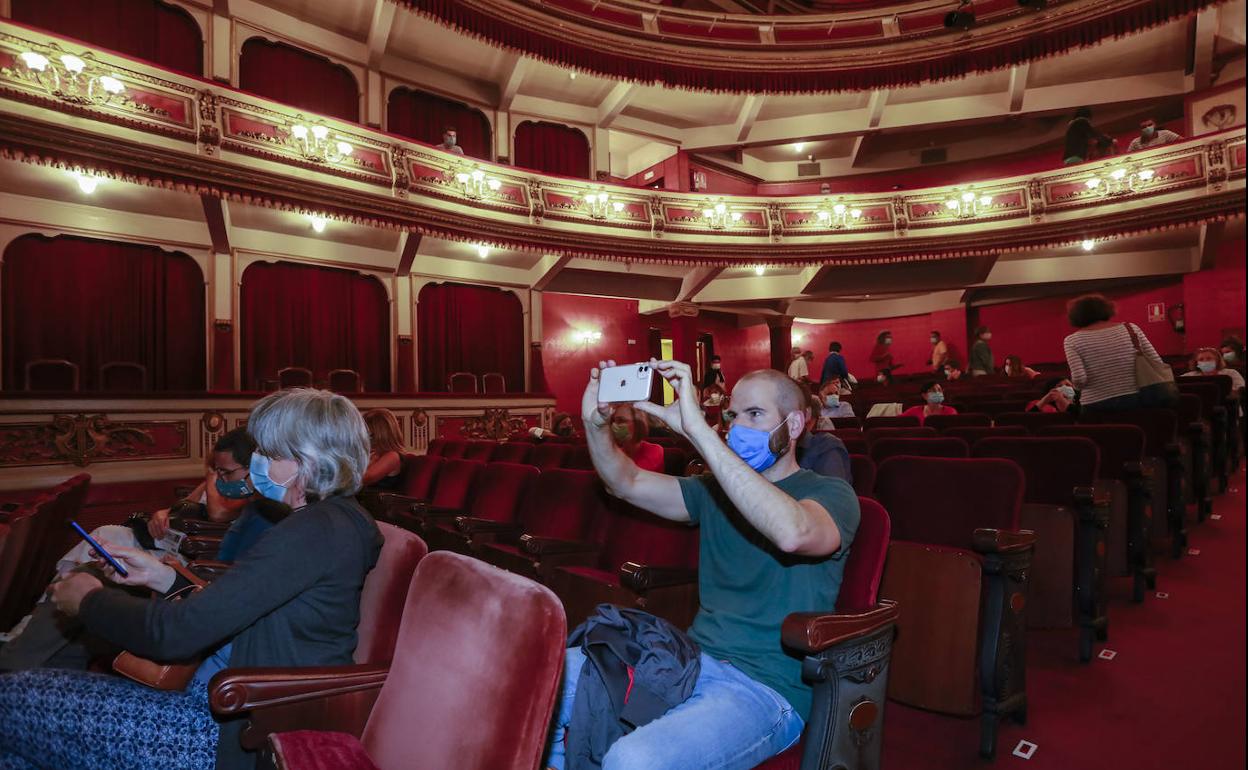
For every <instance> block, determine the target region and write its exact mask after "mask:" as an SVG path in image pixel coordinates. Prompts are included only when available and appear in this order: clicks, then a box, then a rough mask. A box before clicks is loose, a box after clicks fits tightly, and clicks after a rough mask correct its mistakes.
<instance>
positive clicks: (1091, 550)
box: [973, 436, 1109, 663]
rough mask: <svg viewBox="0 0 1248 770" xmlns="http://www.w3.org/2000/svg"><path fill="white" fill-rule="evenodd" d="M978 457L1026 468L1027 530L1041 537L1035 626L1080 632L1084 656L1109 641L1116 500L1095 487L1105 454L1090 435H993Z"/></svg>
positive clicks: (1034, 585)
mask: <svg viewBox="0 0 1248 770" xmlns="http://www.w3.org/2000/svg"><path fill="white" fill-rule="evenodd" d="M973 451H974V454H975V456H976V457H997V458H1002V459H1006V460H1012V461H1014V462H1015V463H1017V464H1018V466H1019V467H1020V468H1022V469H1023V473H1024V475H1025V476H1026V479H1027V483H1026V487H1025V491H1024V493H1023V503H1024V505H1023V509H1022V513H1021V519H1022V526H1023V527H1025V528H1027V529H1029V530H1032V531H1033V532H1035V533H1036V551H1035V555H1034V556H1033V558H1032V566H1031V571H1032V574H1031V593H1030V596H1029V608H1028V616H1027V617H1028V621H1029V622H1030V625H1031V626H1032V627H1033V628H1069V627H1070V626H1072V625H1077V626H1078V628H1079V631H1080V633H1079V658H1080V660H1082V661H1083V662H1085V663H1086V662H1087V661H1089V660H1091V659H1092V646H1093V643H1094V641H1095V638H1096V637H1098V636H1099V637H1101V638H1104V636H1105V634H1106V629H1107V627H1108V617H1107V615H1106V613H1105V554H1106V542H1105V537H1106V530H1107V528H1108V526H1109V498H1108V496H1107V495H1104V494H1101V495H1098V494H1097V493H1096V492H1095V490H1094V487H1093V485H1094V483H1095V482H1096V478H1097V474H1098V472H1099V468H1100V462H1101V457H1100V451H1099V450H1098V449H1097V447H1096V444H1095V443H1093V442H1092V441H1090V440H1088V439H1086V438H1080V437H1073V436H1065V437H1049V438H1039V437H1034V436H1028V437H1023V438H986V439H982V440H980V441H979V442H978V443H976V444H975V447H974V450H973Z"/></svg>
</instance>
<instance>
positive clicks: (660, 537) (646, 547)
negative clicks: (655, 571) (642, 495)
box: [598, 497, 698, 572]
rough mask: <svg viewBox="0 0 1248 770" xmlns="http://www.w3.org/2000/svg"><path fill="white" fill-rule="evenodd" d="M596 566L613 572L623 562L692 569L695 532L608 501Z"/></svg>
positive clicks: (622, 504) (696, 555)
mask: <svg viewBox="0 0 1248 770" xmlns="http://www.w3.org/2000/svg"><path fill="white" fill-rule="evenodd" d="M607 511H608V513H609V516H608V522H609V523H608V525H607V532H606V533H605V534H606V537H605V539H604V540H603V543H602V551H601V556H600V557H599V560H598V566H599V567H601V568H602V569H604V570H606V571H608V572H615V571H617V570H619V568H620V567H621V566H622V565H623V564H624V562H626V561H631V562H636V563H637V564H644V565H647V566H652V567H696V566H697V564H698V530H697V528H696V527H690V526H688V525H686V524H681V523H678V522H674V521H668V520H667V519H663V518H660V517H658V516H655V515H654V514H652V513H649V512H647V511H643V510H641V509H640V508H637V507H636V506H633V505H629V504H628V503H626V502H624V501H623V500H620V499H619V498H616V497H612V498H610V499H609V500H608V501H607Z"/></svg>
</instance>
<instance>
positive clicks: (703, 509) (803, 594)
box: [546, 361, 859, 770]
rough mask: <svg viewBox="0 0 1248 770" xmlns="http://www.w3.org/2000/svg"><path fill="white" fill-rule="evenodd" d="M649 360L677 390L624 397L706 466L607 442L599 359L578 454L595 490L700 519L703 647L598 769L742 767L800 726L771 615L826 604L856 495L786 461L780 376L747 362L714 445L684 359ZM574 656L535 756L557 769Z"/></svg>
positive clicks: (789, 425) (832, 597) (800, 708)
mask: <svg viewBox="0 0 1248 770" xmlns="http://www.w3.org/2000/svg"><path fill="white" fill-rule="evenodd" d="M650 363H651V366H653V367H654V368H655V370H656V371H657V372H658V373H659V374H660V375H662V376H663V378H664V379H666V380H667V381H668V383H670V384H671V386H672V387H673V388H674V389H675V391H676V401H675V402H674V403H672V404H670V405H668V406H667V407H660V406H658V405H656V404H652V403H649V402H638V403H636V404H634V407H635V408H637V409H640V410H642V411H644V412H646V413H647V414H648V415H649V416H651V417H652V418H655V419H657V420H660V421H661V422H662V423H664V424H666V425H667V426H668V427H669V428H670V429H671V430H672V432H674V433H676V434H679V435H681V436H684V437H685V438H687V439H688V440H689V441H690V442H691V443H692V444H693V446H694V448H695V449H696V450H697V451H698V452H699V453H700V454H701V456H702V457H703V459H704V460H705V462H706V467H707V469H708V471H709V473H705V474H702V475H700V476H691V477H684V478H678V477H675V476H665V475H662V474H658V473H651V472H648V471H643V470H641V469H640V468H638V467H637V466H636V464H635V463H633V462H632V461H631V460H629V459H628V457H627V456H625V455H624V453H623V452H621V451H619V449H618V448H617V447H616V446H615V443H614V442H613V441H612V440H611V433H610V430H609V424H610V423H609V419H610V413H611V407H610V405H609V404H603V403H599V401H598V371H599V370H598V369H594V370H593V371H592V372H591V373H590V379H589V385H588V387H586V389H585V394H584V396H583V400H582V407H581V408H582V414H583V417H584V424H585V430H586V438H587V439H588V443H589V449H590V456H591V457H592V458H593V462H594V467H595V468H596V469H597V471H598V475H599V476H601V477H602V480H603V482H604V484H605V485H606V488H607V490H608V491H609V492H610V493H611V494H613V495H615V496H616V497H619V498H621V499H623V500H625V501H627V502H629V503H632V504H633V505H636V506H638V507H639V508H642V509H644V510H647V511H650V512H652V513H654V514H656V515H658V516H661V517H663V518H666V519H670V520H672V521H682V522H691V523H692V524H694V525H698V526H699V527H700V532H699V549H700V550H699V566H698V589H699V600H700V604H701V608H700V610H699V611H698V614H697V617H696V618H695V620H694V622H693V627H692V628H691V630H690V636H691V637H692V638H693V640H695V641H696V642H697V643H698V644H699V645H700V647H701V655H700V657H699V663H700V672H699V674H698V676H697V679H696V682H695V685H694V688H693V694H692V696H691V697H690V698H688V699H687V700H686V701H684V702H683V703H681V704H679V705H677V706H675V707H673V708H671V709H670V710H669V711H667V712H666V713H665V714H663V716H661V717H659V718H657V719H655V720H654V721H652V722H649V723H648V724H646V725H644V726H642V727H640V728H638V729H637V730H635V731H633V732H631V733H629V734H627V735H625V736H623V737H622V738H620V739H619V740H617V741H616V742H615V743H614V744H613V745H612V746H611V747H610V749H609V750H607V752H606V754H605V756H604V757H603V758H602V766H603V767H604V768H609V769H610V770H656V769H657V768H663V769H664V770H679V769H681V768H707V767H714V768H717V770H750V769H751V768H753V767H754V766H755V765H757V764H759V763H760V762H762V761H763V760H765V759H767V758H768V757H771V756H773V755H775V754H778V753H780V752H781V751H783V750H784V749H786V748H788V747H789V746H791V745H792V744H794V743H795V742H797V740H798V738H799V737H800V735H801V732H802V728H803V726H804V720H805V719H806V718H807V716H808V712H809V711H810V704H811V694H810V688H809V687H808V686H807V685H805V684H804V683H803V682H802V674H801V669H802V664H801V660H800V659H799V658H797V657H794V656H790V655H788V654H786V653H785V652H784V650H783V649H782V648H781V645H780V626H781V624H782V622H783V621H784V618H785V617H786V616H787V615H788V614H789V613H792V612H802V611H813V610H817V609H820V608H829V607H835V606H836V597H837V593H838V592H839V589H840V584H841V577H842V572H843V571H844V567H845V554H846V553H847V552H848V550H849V547H850V544H851V543H852V542H853V537H854V533H855V532H856V531H857V528H858V520H859V510H858V498H857V497H856V496H855V494H854V491H853V489H852V488H851V487H850V486H849V485H848V484H846V483H845V482H844V481H841V480H840V479H832V478H826V477H824V476H820V475H818V474H816V473H813V472H811V471H805V470H801V469H800V468H799V467H798V464H797V458H796V456H795V455H796V452H795V445H796V439H797V438H798V437H799V436H801V434H802V431H803V430H804V429H805V422H806V413H805V410H806V403H807V396H806V394H805V393H804V392H803V389H802V387H801V386H800V385H798V384H797V383H796V382H794V381H793V380H791V379H789V378H788V377H786V376H785V375H784V373H781V372H777V371H773V370H770V369H763V370H758V371H754V372H750V373H749V374H747V375H745V376H744V377H742V378H741V379H740V380H739V381H738V382H737V383H736V386H735V387H734V388H733V390H732V403H733V414H732V429H731V432H730V433H729V436H728V441H727V443H725V442H724V441H722V440H721V439H720V437H719V436H718V435H716V434H715V432H714V431H713V430H711V428H710V427H709V426H708V425H707V424H706V421H705V420H704V419H703V417H702V411H701V409H700V408H699V405H698V399H697V390H698V388H697V386H698V383H697V382H696V381H695V380H694V377H693V373H692V372H691V371H690V369H689V367H688V365H686V364H683V363H680V362H678V361H651V362H650ZM612 365H614V362H611V361H605V362H601V363H600V364H599V366H600V367H605V366H612ZM584 662H585V656H584V654H583V653H582V652H581V649H580V647H572V648H569V649H568V650H567V657H566V662H565V668H564V681H563V688H562V693H561V696H560V698H559V700H558V702H557V703H556V707H555V719H554V725H553V729H552V730H551V734H550V738H549V742H548V752H549V754H548V761H547V763H546V764H547V766H549V767H553V768H556V769H557V770H563V768H564V767H565V756H564V751H565V742H564V736H565V733H566V729H567V725H568V723H569V721H570V720H571V714H572V705H573V702H574V701H575V698H576V690H577V680H578V678H579V674H580V671H581V667H582V665H583V664H584Z"/></svg>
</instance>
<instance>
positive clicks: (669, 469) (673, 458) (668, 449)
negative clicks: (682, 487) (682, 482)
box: [663, 446, 689, 476]
mask: <svg viewBox="0 0 1248 770" xmlns="http://www.w3.org/2000/svg"><path fill="white" fill-rule="evenodd" d="M688 465H689V455H687V454H685V450H683V449H681V448H680V447H674V446H665V447H663V472H664V473H666V474H667V475H669V476H683V475H684V473H685V467H686V466H688Z"/></svg>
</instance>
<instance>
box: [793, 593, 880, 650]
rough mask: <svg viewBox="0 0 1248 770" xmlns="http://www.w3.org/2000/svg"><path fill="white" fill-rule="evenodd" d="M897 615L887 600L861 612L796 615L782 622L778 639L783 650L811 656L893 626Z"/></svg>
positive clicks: (801, 613) (803, 613) (802, 613)
mask: <svg viewBox="0 0 1248 770" xmlns="http://www.w3.org/2000/svg"><path fill="white" fill-rule="evenodd" d="M899 614H900V612H899V610H898V608H897V602H894V601H890V600H888V599H884V600H881V601H880V604H879V605H878V606H876V607H873V608H872V609H869V610H866V611H864V612H844V613H842V612H795V613H793V614H791V615H789V616H788V617H786V618H785V619H784V625H783V626H781V631H780V637H781V639H783V640H784V644H785V646H786V647H789V648H791V649H793V650H796V651H798V652H801V653H804V654H806V655H814V654H816V653H820V652H823V651H825V650H828V649H830V648H832V647H835V646H837V645H838V644H842V643H844V642H848V641H851V640H853V639H859V638H861V637H864V636H867V635H868V634H872V633H874V632H876V631H878V630H879V629H881V628H883V627H885V626H887V625H889V624H890V623H895V622H897V617H898V615H899Z"/></svg>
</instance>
